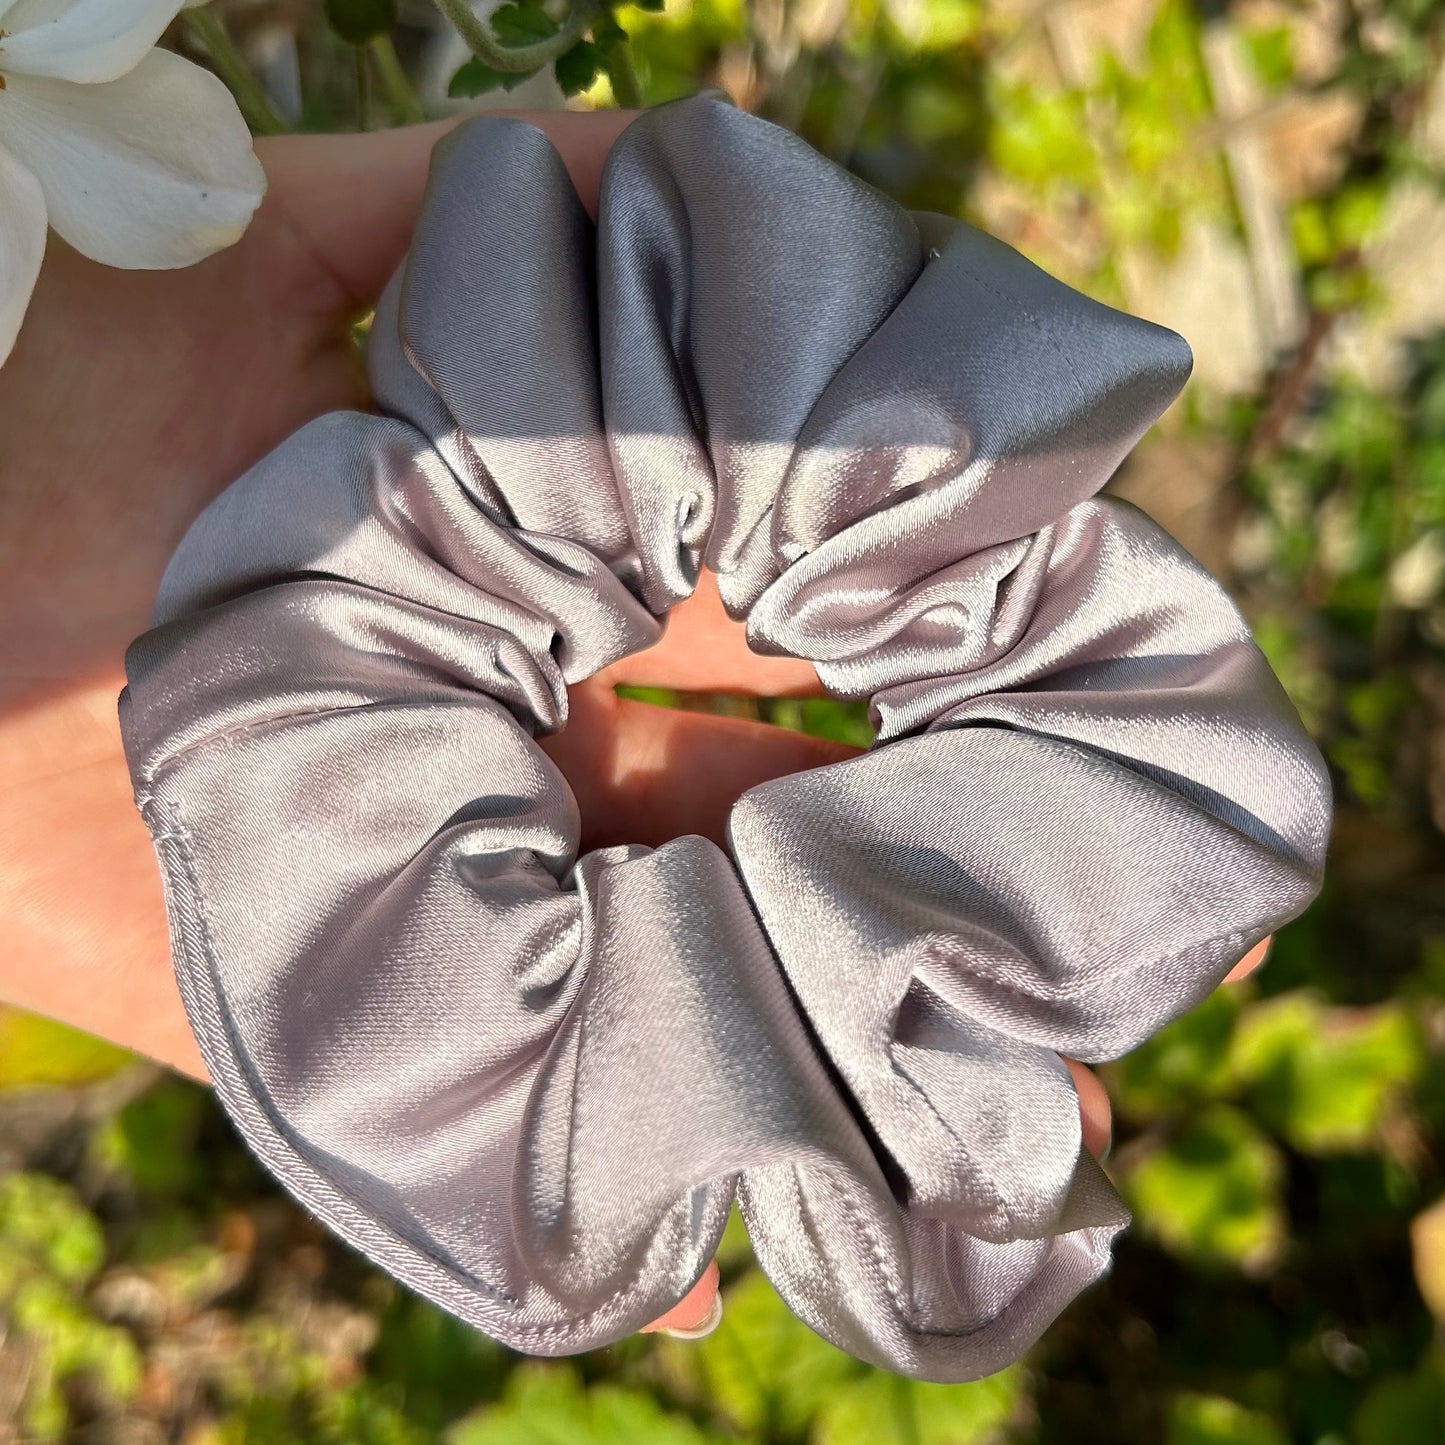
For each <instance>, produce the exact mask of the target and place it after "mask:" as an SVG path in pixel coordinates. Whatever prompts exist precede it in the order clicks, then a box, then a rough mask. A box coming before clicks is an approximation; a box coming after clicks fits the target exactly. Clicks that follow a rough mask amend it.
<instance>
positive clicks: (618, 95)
mask: <svg viewBox="0 0 1445 1445" xmlns="http://www.w3.org/2000/svg"><path fill="white" fill-rule="evenodd" d="M602 59H603V62H604V63H605V64H606V66H607V79H608V80H609V81H610V82H611V83H612V98H613V100H615V101H616V102H617V104H618V105H619V106H621V108H622V109H623V110H641V109H642V108H643V105H644V101H643V99H642V82H641V81H640V80H639V79H638V78H637V66H636V65H635V64H634V63H633V59H632V47H631V46H630V45H629V44H628V43H627V42H626V41H625V40H617V41H614V42H613V43H612V44H611V45H609V46H608V47H607V49H606V50H605V51H604V52H603V56H602Z"/></svg>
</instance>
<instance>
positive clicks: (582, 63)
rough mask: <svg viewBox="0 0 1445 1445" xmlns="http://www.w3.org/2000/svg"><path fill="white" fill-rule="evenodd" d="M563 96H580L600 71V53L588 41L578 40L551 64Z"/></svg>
mask: <svg viewBox="0 0 1445 1445" xmlns="http://www.w3.org/2000/svg"><path fill="white" fill-rule="evenodd" d="M552 69H553V71H554V72H555V73H556V76H557V84H558V85H560V86H561V87H562V94H563V95H580V94H581V93H582V92H583V91H584V90H587V89H589V88H590V87H591V85H592V82H593V81H594V80H596V79H597V76H598V73H599V72H600V71H601V70H602V52H601V51H600V50H598V48H597V47H596V46H595V45H593V44H592V43H591V41H588V40H579V41H578V42H577V44H576V45H574V46H573V47H572V48H571V50H568V51H564V52H563V53H562V54H561V55H559V56H558V57H557V59H556V60H555V61H554V62H553V64H552Z"/></svg>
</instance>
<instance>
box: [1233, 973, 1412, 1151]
mask: <svg viewBox="0 0 1445 1445" xmlns="http://www.w3.org/2000/svg"><path fill="white" fill-rule="evenodd" d="M1423 1061H1424V1059H1423V1048H1422V1044H1421V1040H1420V1035H1419V1026H1418V1024H1417V1023H1416V1022H1415V1020H1414V1019H1412V1018H1411V1017H1410V1015H1409V1013H1408V1012H1407V1010H1406V1009H1405V1008H1404V1007H1403V1006H1401V1005H1398V1004H1386V1005H1381V1006H1379V1007H1378V1008H1373V1009H1331V1008H1327V1007H1326V1006H1325V1005H1324V1004H1322V1003H1321V1002H1320V1001H1319V1000H1318V999H1316V998H1315V997H1313V996H1312V995H1309V994H1305V993H1292V994H1285V995H1283V996H1281V997H1279V998H1276V999H1271V1000H1269V1001H1268V1002H1266V1003H1261V1004H1256V1005H1254V1006H1253V1007H1252V1008H1250V1009H1248V1010H1247V1011H1246V1012H1245V1014H1244V1016H1243V1017H1242V1018H1241V1020H1240V1023H1239V1027H1238V1029H1237V1031H1236V1034H1235V1041H1234V1050H1233V1067H1234V1069H1235V1071H1236V1073H1237V1074H1238V1075H1239V1076H1240V1077H1241V1078H1242V1079H1244V1080H1246V1081H1247V1082H1248V1083H1250V1084H1251V1085H1252V1087H1253V1095H1254V1098H1255V1101H1256V1103H1257V1106H1258V1108H1259V1111H1260V1113H1261V1115H1262V1116H1263V1117H1264V1118H1265V1119H1267V1120H1268V1121H1269V1122H1270V1123H1271V1124H1272V1125H1273V1126H1274V1127H1275V1128H1277V1129H1278V1130H1279V1131H1280V1133H1281V1134H1282V1135H1283V1136H1284V1137H1285V1138H1286V1139H1288V1140H1289V1141H1290V1143H1291V1144H1293V1145H1294V1146H1295V1147H1296V1148H1297V1149H1301V1150H1303V1151H1305V1152H1306V1153H1328V1152H1331V1151H1333V1150H1342V1149H1359V1148H1363V1147H1365V1146H1366V1145H1367V1144H1368V1143H1369V1142H1370V1140H1371V1139H1372V1138H1373V1137H1374V1135H1375V1133H1376V1131H1377V1130H1378V1128H1379V1126H1380V1124H1381V1122H1382V1121H1383V1119H1384V1117H1385V1115H1386V1113H1387V1111H1388V1109H1389V1107H1390V1104H1391V1102H1392V1100H1393V1099H1394V1098H1395V1097H1396V1096H1397V1095H1398V1094H1399V1093H1400V1092H1401V1090H1403V1089H1404V1088H1406V1087H1407V1086H1408V1085H1409V1084H1410V1083H1412V1082H1413V1081H1414V1079H1415V1078H1416V1077H1418V1075H1419V1072H1420V1069H1421V1067H1422V1065H1423Z"/></svg>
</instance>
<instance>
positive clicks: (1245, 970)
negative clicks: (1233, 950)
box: [1224, 934, 1274, 983]
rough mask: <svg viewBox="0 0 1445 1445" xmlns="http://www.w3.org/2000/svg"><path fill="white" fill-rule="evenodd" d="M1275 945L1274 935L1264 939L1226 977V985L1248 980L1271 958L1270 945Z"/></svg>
mask: <svg viewBox="0 0 1445 1445" xmlns="http://www.w3.org/2000/svg"><path fill="white" fill-rule="evenodd" d="M1273 943H1274V935H1273V934H1271V935H1270V936H1269V937H1268V938H1262V939H1260V941H1259V942H1258V943H1256V944H1255V945H1254V947H1253V948H1251V949H1250V950H1249V952H1248V953H1246V954H1245V955H1244V957H1243V958H1241V959H1240V960H1239V962H1238V963H1236V964H1235V965H1234V967H1233V968H1231V969H1230V970H1229V972H1228V973H1227V974H1225V975H1224V981H1225V983H1238V982H1239V981H1240V979H1242V978H1248V977H1249V976H1250V974H1252V973H1253V972H1254V971H1255V969H1257V968H1258V967H1259V966H1260V965H1261V964H1262V963H1263V962H1264V961H1265V959H1266V958H1268V957H1269V950H1270V945H1271V944H1273Z"/></svg>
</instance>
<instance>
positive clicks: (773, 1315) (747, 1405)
mask: <svg viewBox="0 0 1445 1445" xmlns="http://www.w3.org/2000/svg"><path fill="white" fill-rule="evenodd" d="M687 1349H688V1362H689V1363H695V1364H696V1366H697V1368H698V1370H699V1372H700V1374H701V1376H702V1378H703V1379H704V1381H705V1382H706V1384H707V1386H708V1393H709V1395H710V1396H711V1398H712V1401H713V1403H714V1404H715V1405H716V1407H717V1408H718V1409H719V1410H720V1411H721V1412H722V1413H723V1414H724V1415H726V1416H727V1418H728V1419H729V1420H730V1421H731V1422H732V1423H733V1424H734V1425H736V1426H737V1427H738V1428H740V1429H743V1430H749V1431H757V1432H760V1433H766V1434H767V1435H769V1436H770V1437H771V1436H788V1437H791V1436H795V1435H796V1436H801V1435H804V1434H805V1433H806V1432H807V1428H808V1425H809V1423H810V1422H811V1421H812V1420H813V1419H814V1418H815V1417H816V1416H817V1415H818V1413H819V1412H820V1411H821V1410H822V1409H823V1407H824V1406H825V1405H827V1404H828V1403H829V1401H830V1400H832V1399H833V1398H834V1397H835V1396H836V1394H837V1392H838V1391H839V1389H840V1388H842V1387H844V1386H845V1385H847V1384H849V1383H850V1382H852V1381H855V1380H857V1379H858V1378H860V1377H861V1376H862V1375H863V1373H864V1367H863V1366H861V1365H859V1364H858V1363H857V1362H856V1361H855V1360H852V1359H850V1358H849V1357H848V1356H847V1355H845V1354H843V1352H842V1351H841V1350H835V1349H834V1348H833V1346H832V1345H830V1344H828V1342H827V1341H826V1340H823V1339H820V1338H819V1337H818V1336H817V1335H815V1334H814V1333H813V1332H812V1330H810V1329H809V1328H808V1327H807V1326H806V1325H805V1324H803V1323H802V1322H801V1321H800V1320H799V1319H797V1318H796V1317H795V1316H794V1315H793V1313H792V1312H791V1311H790V1310H789V1309H788V1307H787V1306H786V1305H785V1304H784V1303H783V1302H782V1300H780V1299H779V1298H778V1295H777V1291H776V1290H774V1289H773V1287H772V1285H771V1284H770V1283H769V1282H768V1280H767V1278H766V1276H764V1275H763V1274H762V1272H761V1271H759V1270H751V1271H749V1273H748V1274H746V1275H744V1276H743V1278H742V1279H741V1280H739V1281H738V1283H737V1284H735V1285H732V1286H731V1287H730V1288H728V1289H727V1290H725V1291H724V1292H723V1317H722V1323H721V1324H720V1325H719V1326H718V1327H717V1329H716V1330H714V1331H713V1333H712V1334H710V1335H709V1336H708V1337H707V1338H706V1339H704V1340H702V1341H700V1342H699V1343H697V1344H695V1345H689V1346H688V1347H687Z"/></svg>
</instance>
